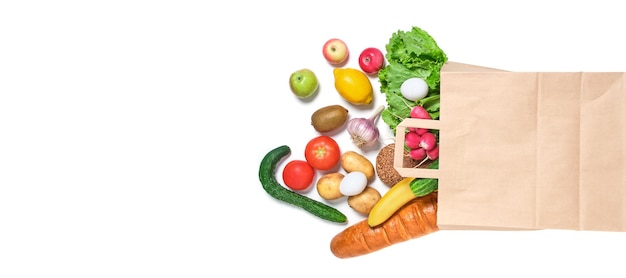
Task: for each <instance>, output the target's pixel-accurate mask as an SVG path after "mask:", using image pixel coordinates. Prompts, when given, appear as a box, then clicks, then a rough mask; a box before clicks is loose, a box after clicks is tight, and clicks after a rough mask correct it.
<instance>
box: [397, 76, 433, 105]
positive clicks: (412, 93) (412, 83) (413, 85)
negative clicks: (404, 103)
mask: <svg viewBox="0 0 626 278" xmlns="http://www.w3.org/2000/svg"><path fill="white" fill-rule="evenodd" d="M400 93H402V96H404V97H405V98H406V99H408V100H410V101H416V100H418V99H423V98H425V97H426V95H428V84H426V81H424V79H421V78H417V77H413V78H409V79H407V80H404V82H402V85H400Z"/></svg>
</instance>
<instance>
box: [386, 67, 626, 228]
mask: <svg viewBox="0 0 626 278" xmlns="http://www.w3.org/2000/svg"><path fill="white" fill-rule="evenodd" d="M625 78H626V74H625V73H622V72H508V71H502V70H496V69H489V68H484V67H478V66H472V65H466V64H460V63H453V62H449V63H447V64H446V65H444V67H443V69H442V72H441V114H440V115H441V116H440V120H438V121H430V123H426V122H427V120H405V122H402V123H401V124H400V125H399V126H398V128H397V131H398V133H399V134H400V133H401V132H403V131H404V129H405V128H406V127H408V126H421V127H427V128H436V129H439V130H440V138H439V144H440V151H439V155H440V156H439V169H438V170H428V169H410V168H404V166H403V165H401V164H400V163H401V162H398V159H397V158H396V161H395V163H396V165H395V166H396V169H397V170H398V172H400V173H401V174H402V175H405V176H414V177H436V178H439V194H438V196H439V197H438V202H439V204H438V206H439V208H438V216H437V217H438V225H439V227H440V228H441V229H571V230H597V231H626V81H625ZM402 134H403V133H402ZM402 137H403V136H397V137H396V147H397V148H401V147H402V145H403V143H404V141H403V138H402ZM398 143H400V144H398ZM400 151H401V149H400ZM398 153H402V152H398V151H396V154H398Z"/></svg>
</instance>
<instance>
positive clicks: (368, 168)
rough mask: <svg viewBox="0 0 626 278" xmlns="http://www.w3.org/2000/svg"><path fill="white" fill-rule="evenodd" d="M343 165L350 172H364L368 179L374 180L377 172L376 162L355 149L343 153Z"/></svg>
mask: <svg viewBox="0 0 626 278" xmlns="http://www.w3.org/2000/svg"><path fill="white" fill-rule="evenodd" d="M341 167H342V168H343V169H344V170H346V172H348V173H350V172H354V171H359V172H362V173H363V174H365V176H366V177H367V180H372V179H373V178H374V175H375V174H376V172H375V170H374V164H372V162H371V161H369V159H367V157H365V156H363V155H361V154H359V153H357V152H355V151H346V152H344V153H343V154H342V155H341Z"/></svg>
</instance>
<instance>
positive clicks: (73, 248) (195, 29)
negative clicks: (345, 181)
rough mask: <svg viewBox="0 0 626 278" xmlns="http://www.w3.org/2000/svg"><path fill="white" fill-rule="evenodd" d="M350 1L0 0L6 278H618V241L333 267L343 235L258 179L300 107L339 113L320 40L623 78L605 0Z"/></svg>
mask: <svg viewBox="0 0 626 278" xmlns="http://www.w3.org/2000/svg"><path fill="white" fill-rule="evenodd" d="M344 2H348V1H326V0H321V1H309V2H285V1H228V2H217V1H136V0H130V1H3V2H2V3H1V4H0V276H1V277H242V276H243V275H244V274H245V273H254V275H255V276H265V275H272V276H273V277H294V276H304V277H319V276H322V275H323V276H325V277H328V276H329V277H341V276H343V277H348V276H351V277H356V276H359V275H361V276H363V277H374V276H377V275H384V277H401V276H404V275H408V276H419V277H454V276H457V277H458V276H460V275H463V276H481V277H529V276H539V277H567V276H572V275H576V276H582V277H591V276H594V277H624V275H625V274H626V270H624V269H623V265H622V263H623V259H622V258H621V255H619V254H621V253H622V251H623V250H625V249H626V234H624V233H602V232H579V231H533V232H478V231H440V232H437V233H434V234H431V235H428V236H426V237H422V238H419V239H415V240H411V241H408V242H405V243H402V244H397V245H394V246H392V247H389V248H386V249H383V250H381V251H378V252H375V253H372V254H369V255H366V256H362V257H357V258H352V259H345V260H341V259H337V258H335V257H334V256H333V255H332V254H331V252H330V250H329V243H330V240H331V238H332V237H333V236H334V235H335V234H337V233H338V232H340V231H341V230H342V229H343V228H345V226H343V225H335V224H331V223H328V222H324V221H323V220H320V219H318V218H315V217H313V216H311V215H309V214H307V213H306V212H305V211H303V210H300V209H297V208H293V207H290V206H288V205H286V204H284V203H281V202H278V201H276V200H274V199H272V198H271V197H269V196H268V195H267V194H266V193H265V192H264V191H263V189H262V188H261V184H260V182H259V180H258V166H259V162H260V160H261V158H262V157H263V156H264V155H265V153H266V152H268V151H269V150H271V149H273V148H275V147H277V146H279V145H284V144H286V145H289V146H290V147H291V148H292V154H291V156H290V157H289V159H301V158H303V154H302V151H303V148H304V145H305V144H306V142H307V141H308V140H309V139H310V138H312V137H313V136H315V135H316V133H315V132H314V130H313V129H312V128H311V126H310V125H309V119H310V114H311V113H312V112H313V111H314V110H316V109H317V108H320V107H322V106H325V105H328V104H334V103H339V104H344V103H343V101H342V100H341V99H340V98H339V96H338V95H337V93H336V92H335V91H334V88H333V85H332V80H333V79H332V66H330V65H329V64H327V63H326V62H325V60H323V57H322V54H321V47H322V44H323V43H324V42H325V41H326V40H327V39H329V38H331V37H338V38H341V39H343V40H344V41H346V42H347V43H348V45H349V47H350V49H351V51H352V56H351V58H350V60H349V62H348V64H347V65H346V66H350V67H358V64H357V59H356V57H357V56H358V52H359V51H360V50H362V49H364V48H365V47H369V46H374V47H379V48H381V49H384V46H385V44H386V43H387V41H388V39H389V37H390V36H391V34H392V33H394V32H396V31H398V30H409V29H410V28H411V27H412V26H418V27H420V28H422V29H424V30H426V31H427V32H429V33H430V34H431V35H432V36H433V37H434V38H435V39H436V41H437V42H438V44H439V46H440V47H441V48H442V49H443V50H444V51H445V52H446V53H447V54H448V57H449V60H450V61H456V62H463V63H470V64H476V65H482V66H488V67H494V68H501V69H506V70H516V71H524V70H528V71H626V54H624V50H625V49H626V42H625V40H624V37H623V33H624V32H623V26H626V17H624V15H623V10H622V9H621V7H620V6H618V5H617V1H586V2H582V1H571V2H570V1H562V2H560V1H559V2H554V1H545V0H542V1H530V0H527V1H519V2H510V1H481V0H476V1H390V0H389V1H358V2H357V1H354V2H352V3H344ZM609 3H610V4H609ZM613 3H615V4H613ZM304 67H307V68H311V69H313V70H314V71H315V72H316V73H317V74H318V77H319V79H320V81H321V88H320V91H319V93H318V95H317V96H316V97H315V98H314V99H313V100H311V101H309V102H303V101H301V100H299V99H296V98H295V97H293V96H292V95H291V92H290V91H289V87H288V83H287V80H288V76H289V74H290V73H291V72H292V71H294V70H296V69H299V68H304ZM377 82H378V81H377V80H376V79H375V78H373V79H372V84H373V85H374V88H375V101H374V102H375V104H383V103H384V98H383V95H382V94H380V93H379V89H378V88H379V84H378V83H377ZM346 106H347V107H348V108H349V109H350V113H351V114H350V115H351V117H357V116H358V117H366V116H369V114H370V112H371V109H358V108H356V107H352V106H349V105H347V104H346ZM379 126H380V127H381V128H382V129H384V127H385V126H384V124H383V122H382V121H379ZM336 139H337V140H338V141H339V143H340V146H341V147H342V148H343V149H344V150H348V149H352V148H353V146H352V145H351V142H349V141H347V137H345V136H344V135H343V134H338V135H337V136H336ZM367 155H368V156H369V157H374V156H375V152H368V153H367ZM598 155H601V154H598ZM373 186H375V187H377V188H379V189H381V190H384V189H385V187H384V186H383V185H381V184H380V183H379V182H377V183H376V184H373ZM306 194H307V195H308V196H310V197H312V198H319V197H317V195H316V194H317V193H316V192H315V191H314V190H313V191H309V192H308V193H306ZM335 205H336V206H337V207H338V208H339V209H340V210H342V211H344V212H345V213H346V214H347V215H348V217H349V221H350V223H349V224H353V223H355V222H357V221H358V220H359V219H360V218H359V217H360V216H359V215H357V214H355V213H352V212H351V209H350V208H349V207H347V206H346V205H345V203H341V202H339V204H335ZM361 219H362V217H361ZM218 273H219V274H218Z"/></svg>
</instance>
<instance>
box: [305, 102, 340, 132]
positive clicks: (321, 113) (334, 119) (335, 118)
mask: <svg viewBox="0 0 626 278" xmlns="http://www.w3.org/2000/svg"><path fill="white" fill-rule="evenodd" d="M347 120H348V109H346V108H345V107H343V106H341V105H338V104H335V105H329V106H326V107H322V108H320V109H318V110H316V111H315V112H313V114H312V115H311V125H312V126H313V128H315V130H317V131H318V132H329V131H333V130H335V129H337V128H339V127H341V126H343V124H344V123H345V122H346V121H347Z"/></svg>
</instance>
